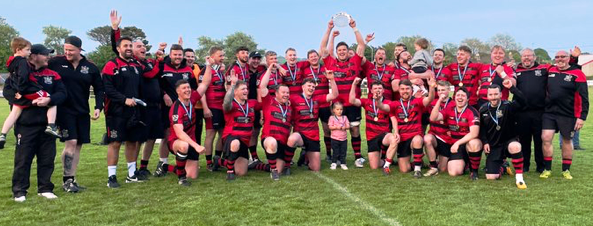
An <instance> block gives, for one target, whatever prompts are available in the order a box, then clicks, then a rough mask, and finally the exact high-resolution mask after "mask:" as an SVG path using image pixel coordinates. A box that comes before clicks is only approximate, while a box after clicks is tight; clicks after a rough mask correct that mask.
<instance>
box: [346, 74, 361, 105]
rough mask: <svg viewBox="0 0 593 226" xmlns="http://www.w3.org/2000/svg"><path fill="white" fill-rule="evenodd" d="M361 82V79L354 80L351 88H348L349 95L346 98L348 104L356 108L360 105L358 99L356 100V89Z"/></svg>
mask: <svg viewBox="0 0 593 226" xmlns="http://www.w3.org/2000/svg"><path fill="white" fill-rule="evenodd" d="M361 80H362V79H361V78H355V79H354V82H353V83H352V87H351V88H350V95H349V96H348V102H350V104H352V105H354V106H356V107H360V105H361V102H360V99H358V98H356V88H357V87H358V83H360V81H361Z"/></svg>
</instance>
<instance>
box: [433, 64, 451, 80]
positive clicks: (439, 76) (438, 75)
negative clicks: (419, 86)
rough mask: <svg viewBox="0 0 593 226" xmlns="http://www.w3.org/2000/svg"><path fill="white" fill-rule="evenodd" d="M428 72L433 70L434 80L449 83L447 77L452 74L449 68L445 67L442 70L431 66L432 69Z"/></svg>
mask: <svg viewBox="0 0 593 226" xmlns="http://www.w3.org/2000/svg"><path fill="white" fill-rule="evenodd" d="M428 70H431V71H432V73H434V78H435V79H436V80H437V81H438V80H443V81H447V75H448V74H450V72H449V68H447V66H445V65H443V66H441V67H440V68H437V67H435V66H434V65H431V66H430V67H428Z"/></svg>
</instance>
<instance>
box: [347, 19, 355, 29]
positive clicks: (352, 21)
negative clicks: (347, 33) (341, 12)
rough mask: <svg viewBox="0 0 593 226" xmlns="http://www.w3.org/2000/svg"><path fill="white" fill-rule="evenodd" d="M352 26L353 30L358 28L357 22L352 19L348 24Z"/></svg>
mask: <svg viewBox="0 0 593 226" xmlns="http://www.w3.org/2000/svg"><path fill="white" fill-rule="evenodd" d="M348 24H349V25H350V27H351V28H356V21H355V20H354V18H352V17H351V18H350V23H348Z"/></svg>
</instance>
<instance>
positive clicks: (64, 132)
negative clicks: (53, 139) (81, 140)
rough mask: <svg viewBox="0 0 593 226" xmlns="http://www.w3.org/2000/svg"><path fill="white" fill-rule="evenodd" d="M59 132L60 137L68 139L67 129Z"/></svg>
mask: <svg viewBox="0 0 593 226" xmlns="http://www.w3.org/2000/svg"><path fill="white" fill-rule="evenodd" d="M61 132H62V137H64V138H68V137H70V134H68V130H67V129H63V130H61Z"/></svg>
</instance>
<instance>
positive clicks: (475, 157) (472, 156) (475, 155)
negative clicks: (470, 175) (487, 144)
mask: <svg viewBox="0 0 593 226" xmlns="http://www.w3.org/2000/svg"><path fill="white" fill-rule="evenodd" d="M468 155H469V164H470V165H469V168H470V170H471V172H474V173H477V172H478V169H479V168H480V161H482V150H480V151H477V152H469V153H468Z"/></svg>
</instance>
